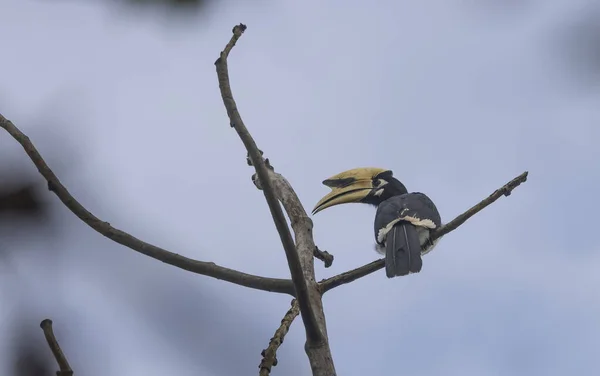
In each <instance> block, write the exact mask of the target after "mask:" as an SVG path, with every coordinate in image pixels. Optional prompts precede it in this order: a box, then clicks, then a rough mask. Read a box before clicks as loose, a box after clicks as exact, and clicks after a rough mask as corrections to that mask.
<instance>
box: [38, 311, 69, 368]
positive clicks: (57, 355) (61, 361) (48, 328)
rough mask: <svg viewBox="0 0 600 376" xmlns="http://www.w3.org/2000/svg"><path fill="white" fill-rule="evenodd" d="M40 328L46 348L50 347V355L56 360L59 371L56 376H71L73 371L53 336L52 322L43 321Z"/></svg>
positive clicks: (48, 320)
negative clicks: (46, 343) (44, 338)
mask: <svg viewBox="0 0 600 376" xmlns="http://www.w3.org/2000/svg"><path fill="white" fill-rule="evenodd" d="M40 327H41V328H42V330H43V331H44V336H45V337H46V341H47V342H48V346H50V350H52V355H54V359H56V363H58V368H59V371H57V372H56V375H57V376H72V375H73V370H72V369H71V366H70V365H69V362H68V361H67V358H66V357H65V354H64V353H63V352H62V350H61V348H60V346H59V344H58V341H57V340H56V337H55V336H54V331H53V330H52V320H50V319H45V320H43V321H42V322H41V323H40Z"/></svg>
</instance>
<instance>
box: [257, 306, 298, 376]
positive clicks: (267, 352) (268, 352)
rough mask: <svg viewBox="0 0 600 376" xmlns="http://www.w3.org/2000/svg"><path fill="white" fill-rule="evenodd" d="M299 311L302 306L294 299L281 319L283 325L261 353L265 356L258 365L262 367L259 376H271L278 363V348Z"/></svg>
mask: <svg viewBox="0 0 600 376" xmlns="http://www.w3.org/2000/svg"><path fill="white" fill-rule="evenodd" d="M299 313H300V307H299V306H298V300H296V299H294V300H292V307H291V308H290V309H289V310H288V311H287V312H286V314H285V315H284V316H283V319H282V320H281V325H280V326H279V328H277V330H276V331H275V334H274V335H273V337H272V338H271V340H270V341H269V347H267V348H266V349H264V350H263V351H262V353H261V354H260V355H261V356H262V357H263V359H262V361H261V362H260V365H259V366H258V368H259V369H260V371H259V373H258V374H259V376H269V374H270V373H271V368H272V367H275V366H276V365H277V349H279V346H281V345H282V344H283V340H284V338H285V335H286V334H287V332H288V331H289V330H290V326H291V325H292V322H293V321H294V319H295V318H296V316H298V314H299Z"/></svg>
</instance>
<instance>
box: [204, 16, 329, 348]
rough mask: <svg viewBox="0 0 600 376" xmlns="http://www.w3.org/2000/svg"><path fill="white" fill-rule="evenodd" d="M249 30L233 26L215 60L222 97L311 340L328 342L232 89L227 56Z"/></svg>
mask: <svg viewBox="0 0 600 376" xmlns="http://www.w3.org/2000/svg"><path fill="white" fill-rule="evenodd" d="M245 30H246V25H244V24H239V25H237V26H235V27H234V28H233V36H232V37H231V40H230V41H229V43H227V45H226V46H225V49H224V50H223V51H222V52H221V54H220V56H219V59H217V61H216V62H215V65H216V70H217V77H218V80H219V88H220V90H221V97H222V99H223V104H224V105H225V109H226V110H227V116H228V117H229V120H230V125H231V126H232V127H233V128H234V129H235V130H236V132H237V133H238V135H239V137H240V139H241V140H242V142H243V143H244V146H245V147H246V150H247V151H248V154H249V156H250V161H251V162H252V165H253V166H254V168H255V170H256V173H257V174H258V178H259V180H260V184H261V186H262V191H263V194H264V195H265V199H266V201H267V205H268V206H269V210H270V211H271V216H272V217H273V222H274V223H275V227H276V228H277V232H278V233H279V237H280V239H281V243H282V245H283V249H284V250H285V255H286V257H287V261H288V266H289V269H290V274H291V276H292V281H293V282H294V287H295V289H296V298H297V299H298V305H299V306H300V314H301V316H302V321H303V322H304V326H305V328H306V335H307V340H308V341H309V342H313V343H322V342H324V334H323V333H322V332H321V330H320V328H319V325H318V322H317V318H316V314H315V311H314V307H313V306H312V304H311V301H310V298H309V292H308V286H307V283H306V281H305V279H304V272H303V270H302V264H301V263H300V258H299V256H298V252H297V251H296V245H295V244H294V239H293V238H292V234H291V233H290V229H289V227H288V224H287V221H286V219H285V216H284V215H283V211H282V209H281V205H280V204H279V201H278V200H277V196H276V195H275V191H274V189H273V183H272V182H271V179H270V178H269V169H268V168H267V167H266V166H265V162H264V161H263V158H262V154H261V152H260V151H259V149H258V147H257V146H256V142H254V139H253V138H252V136H251V135H250V133H249V132H248V129H247V128H246V126H245V125H244V122H243V120H242V117H241V115H240V113H239V111H238V109H237V105H236V103H235V100H234V98H233V93H232V91H231V84H230V81H229V70H228V67H227V56H228V55H229V52H230V51H231V48H233V46H234V45H235V43H236V41H237V40H238V39H239V38H240V37H241V35H242V33H243V32H244V31H245Z"/></svg>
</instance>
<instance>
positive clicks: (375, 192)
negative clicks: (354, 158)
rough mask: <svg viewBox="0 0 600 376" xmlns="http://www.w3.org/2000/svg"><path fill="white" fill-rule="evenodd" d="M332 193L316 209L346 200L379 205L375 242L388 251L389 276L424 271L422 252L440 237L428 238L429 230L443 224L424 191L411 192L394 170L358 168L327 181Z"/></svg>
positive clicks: (385, 252)
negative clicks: (422, 269)
mask: <svg viewBox="0 0 600 376" xmlns="http://www.w3.org/2000/svg"><path fill="white" fill-rule="evenodd" d="M323 184H324V185H326V186H328V187H330V188H331V192H330V193H329V194H327V195H326V196H325V197H323V198H322V199H321V200H320V201H319V202H318V203H317V205H316V206H315V208H314V209H313V214H316V213H318V212H320V211H321V210H323V209H325V208H328V207H331V206H335V205H339V204H346V203H364V204H370V205H374V206H376V207H377V212H376V214H375V226H374V227H375V241H376V243H377V251H378V252H380V253H382V254H385V274H386V275H387V277H388V278H393V277H396V276H403V275H407V274H410V273H418V272H420V271H421V268H422V266H423V261H422V260H421V255H424V254H426V253H428V252H430V251H431V250H432V249H433V248H434V247H435V245H436V244H437V242H438V240H439V239H437V240H436V241H433V242H431V241H429V235H430V232H431V231H432V230H434V229H436V228H438V227H440V226H441V225H442V220H441V218H440V213H439V212H438V210H437V208H436V207H435V204H434V203H433V202H432V201H431V199H430V198H429V197H427V196H426V195H425V194H423V193H419V192H413V193H408V191H407V190H406V187H405V186H404V184H402V183H401V182H400V181H398V180H397V179H396V178H394V177H393V172H392V171H390V170H385V169H381V168H373V167H368V168H355V169H352V170H348V171H344V172H341V173H339V174H337V175H335V176H332V177H331V178H329V179H327V180H324V181H323Z"/></svg>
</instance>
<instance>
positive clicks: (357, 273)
mask: <svg viewBox="0 0 600 376" xmlns="http://www.w3.org/2000/svg"><path fill="white" fill-rule="evenodd" d="M527 175H528V172H527V171H525V172H524V173H522V174H521V175H519V176H517V177H516V178H514V179H513V180H511V181H509V182H508V183H506V184H505V185H504V186H502V187H500V188H499V189H497V190H496V191H494V193H492V194H491V195H490V196H488V197H487V198H486V199H484V200H482V201H481V202H479V203H478V204H477V205H475V206H473V207H472V208H470V209H469V210H467V211H465V212H464V213H462V214H461V215H459V216H458V217H456V218H454V219H453V220H452V221H451V222H448V223H447V224H445V225H443V226H441V227H440V228H439V229H437V230H435V231H434V232H433V233H432V234H431V236H430V237H429V240H430V241H434V240H436V239H439V238H441V237H442V236H444V235H446V234H448V233H449V232H452V231H454V230H456V229H457V228H458V227H459V226H461V225H462V224H463V223H465V222H466V221H467V220H468V219H469V218H471V217H472V216H474V215H475V214H477V213H479V212H480V211H481V210H483V209H485V208H486V207H487V206H489V205H490V204H492V203H493V202H494V201H496V200H498V199H499V198H500V197H502V196H509V195H510V194H511V192H512V190H513V189H515V188H517V187H518V186H519V185H520V184H521V183H524V182H526V181H527ZM384 266H385V260H384V259H380V260H376V261H373V262H371V263H369V264H367V265H364V266H361V267H359V268H356V269H353V270H350V271H347V272H344V273H342V274H338V275H336V276H333V277H330V278H327V279H324V280H322V281H321V282H320V283H319V286H320V287H321V291H322V292H323V293H325V292H327V291H329V290H331V289H333V288H336V287H338V286H341V285H344V284H346V283H350V282H353V281H355V280H357V279H359V278H362V277H364V276H367V275H369V274H371V273H374V272H376V271H378V270H379V269H381V268H383V267H384Z"/></svg>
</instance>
